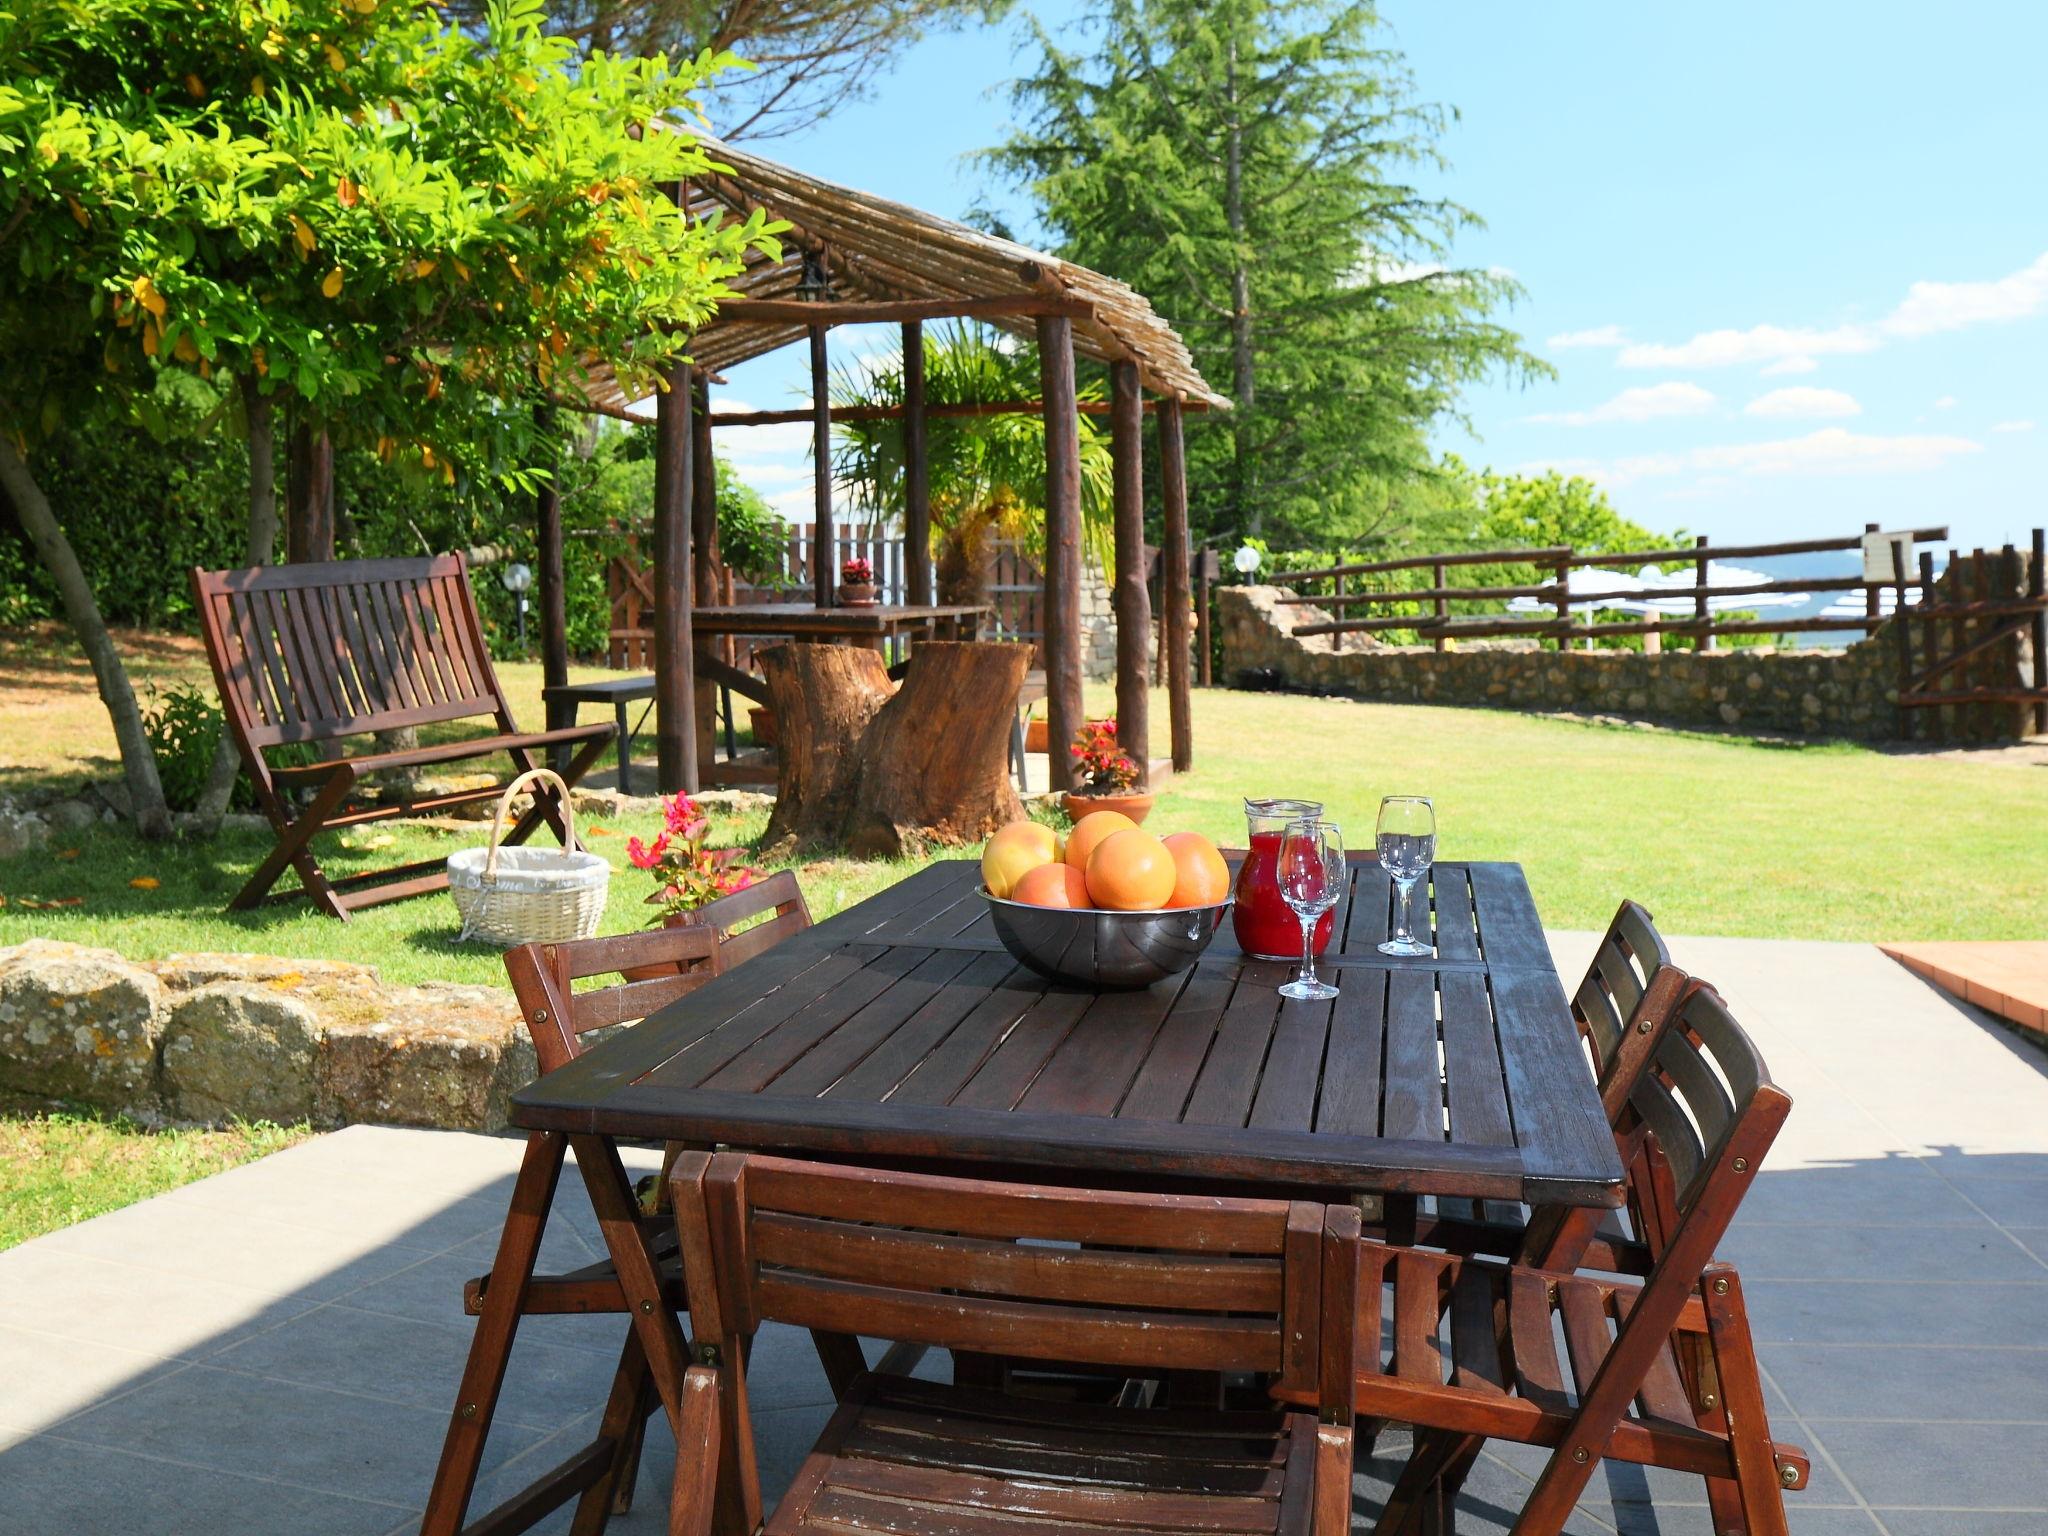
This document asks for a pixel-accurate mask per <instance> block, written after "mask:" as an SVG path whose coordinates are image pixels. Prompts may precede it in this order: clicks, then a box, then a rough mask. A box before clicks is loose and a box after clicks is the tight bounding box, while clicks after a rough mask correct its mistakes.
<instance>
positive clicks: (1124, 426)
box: [1109, 361, 1152, 784]
mask: <svg viewBox="0 0 2048 1536" xmlns="http://www.w3.org/2000/svg"><path fill="white" fill-rule="evenodd" d="M1109 389H1110V402H1109V403H1110V409H1109V451H1110V460H1111V476H1110V489H1111V506H1112V509H1113V515H1114V519H1115V525H1116V585H1115V587H1114V588H1113V589H1112V591H1111V593H1110V604H1111V607H1112V608H1113V609H1114V611H1115V613H1116V734H1117V745H1119V746H1120V747H1122V748H1123V750H1124V751H1125V753H1126V754H1128V755H1129V757H1130V759H1131V760H1132V761H1133V762H1134V763H1136V764H1137V765H1138V780H1139V782H1140V783H1141V784H1142V783H1147V782H1149V781H1150V779H1151V762H1152V719H1151V691H1150V687H1149V683H1150V679H1149V678H1148V677H1147V676H1146V671H1147V668H1146V655H1145V651H1146V646H1147V643H1148V641H1149V640H1150V638H1151V634H1152V599H1151V597H1150V595H1149V594H1148V593H1147V592H1146V590H1145V415H1144V411H1145V401H1144V396H1143V394H1142V392H1141V390H1140V386H1139V383H1138V365H1137V364H1136V363H1133V362H1127V361H1126V362H1116V363H1112V364H1110V367H1109Z"/></svg>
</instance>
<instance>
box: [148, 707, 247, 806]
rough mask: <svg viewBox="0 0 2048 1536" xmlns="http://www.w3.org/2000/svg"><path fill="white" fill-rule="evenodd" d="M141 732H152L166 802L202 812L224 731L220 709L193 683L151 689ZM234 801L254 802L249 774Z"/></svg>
mask: <svg viewBox="0 0 2048 1536" xmlns="http://www.w3.org/2000/svg"><path fill="white" fill-rule="evenodd" d="M142 728H143V730H144V731H146V732H147V733H148V734H149V748H150V751H152V752H154V753H155V754H156V772H157V777H158V778H160V779H162V780H163V786H164V800H165V801H166V803H168V804H169V806H170V808H171V809H172V810H174V811H191V810H197V809H198V807H199V797H200V795H201V794H202V793H204V791H205V789H206V780H207V777H208V776H209V775H210V774H211V773H212V772H213V755H214V753H215V752H216V751H218V750H219V749H220V733H221V731H222V730H223V729H225V722H224V721H223V720H222V718H221V712H220V706H219V705H218V704H216V703H214V701H213V700H212V699H211V698H210V697H208V696H207V695H206V694H205V693H204V692H202V691H201V690H200V689H198V688H197V687H195V686H193V685H192V684H190V683H180V684H178V685H177V686H176V687H174V688H170V689H168V690H164V691H159V690H158V689H156V688H155V687H154V686H152V687H151V688H150V690H149V704H148V707H147V708H146V709H144V711H143V713H142ZM234 799H235V800H236V801H237V802H238V803H239V804H241V805H244V806H246V805H249V804H251V803H253V797H252V794H251V791H250V788H249V781H248V777H247V776H246V775H242V776H240V777H239V778H238V780H237V783H236V785H235V795H234Z"/></svg>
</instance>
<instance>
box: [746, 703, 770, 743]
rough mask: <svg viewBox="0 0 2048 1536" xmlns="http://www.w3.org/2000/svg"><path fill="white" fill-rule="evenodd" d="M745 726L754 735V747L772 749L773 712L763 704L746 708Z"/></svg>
mask: <svg viewBox="0 0 2048 1536" xmlns="http://www.w3.org/2000/svg"><path fill="white" fill-rule="evenodd" d="M747 726H748V728H749V729H750V730H752V731H753V733H754V745H755V746H757V747H772V746H774V745H775V711H774V710H772V709H770V708H769V707H768V706H767V705H765V704H750V705H748V706H747Z"/></svg>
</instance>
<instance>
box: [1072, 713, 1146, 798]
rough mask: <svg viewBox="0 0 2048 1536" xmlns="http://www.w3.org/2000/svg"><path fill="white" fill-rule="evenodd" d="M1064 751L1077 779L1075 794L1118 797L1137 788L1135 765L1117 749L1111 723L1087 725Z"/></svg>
mask: <svg viewBox="0 0 2048 1536" xmlns="http://www.w3.org/2000/svg"><path fill="white" fill-rule="evenodd" d="M1067 750H1068V751H1069V752H1070V753H1071V754H1072V755H1073V759H1074V768H1075V771H1076V772H1078V773H1079V774H1080V776H1081V787H1080V789H1079V790H1077V791H1076V793H1077V794H1083V795H1121V794H1127V793H1129V792H1130V791H1131V790H1133V789H1136V788H1137V787H1138V765H1137V764H1136V763H1134V762H1132V761H1131V759H1130V756H1129V754H1128V753H1126V752H1125V751H1124V749H1123V748H1122V747H1120V746H1118V745H1117V740H1116V722H1115V721H1114V720H1091V721H1089V722H1088V723H1087V724H1086V725H1084V726H1082V727H1081V729H1080V730H1079V731H1078V732H1077V733H1075V736H1074V744H1073V746H1071V747H1069V748H1068V749H1067Z"/></svg>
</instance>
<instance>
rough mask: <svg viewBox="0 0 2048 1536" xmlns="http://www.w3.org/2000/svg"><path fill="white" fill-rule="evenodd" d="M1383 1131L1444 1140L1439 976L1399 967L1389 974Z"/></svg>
mask: <svg viewBox="0 0 2048 1536" xmlns="http://www.w3.org/2000/svg"><path fill="white" fill-rule="evenodd" d="M1383 1075H1384V1077H1385V1079H1386V1108H1385V1110H1384V1113H1383V1119H1382V1121H1381V1125H1380V1134H1381V1135H1383V1136H1392V1137H1398V1138H1400V1139H1401V1140H1404V1141H1424V1140H1428V1141H1441V1140H1442V1139H1443V1134H1444V1089H1443V1072H1442V1069H1441V1067H1440V1066H1439V1063H1438V1057H1437V1036H1436V985H1435V977H1434V976H1432V975H1431V974H1430V973H1428V972H1426V971H1395V972H1393V973H1392V974H1391V975H1389V976H1388V977H1387V1045H1386V1058H1385V1066H1384V1068H1383Z"/></svg>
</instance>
